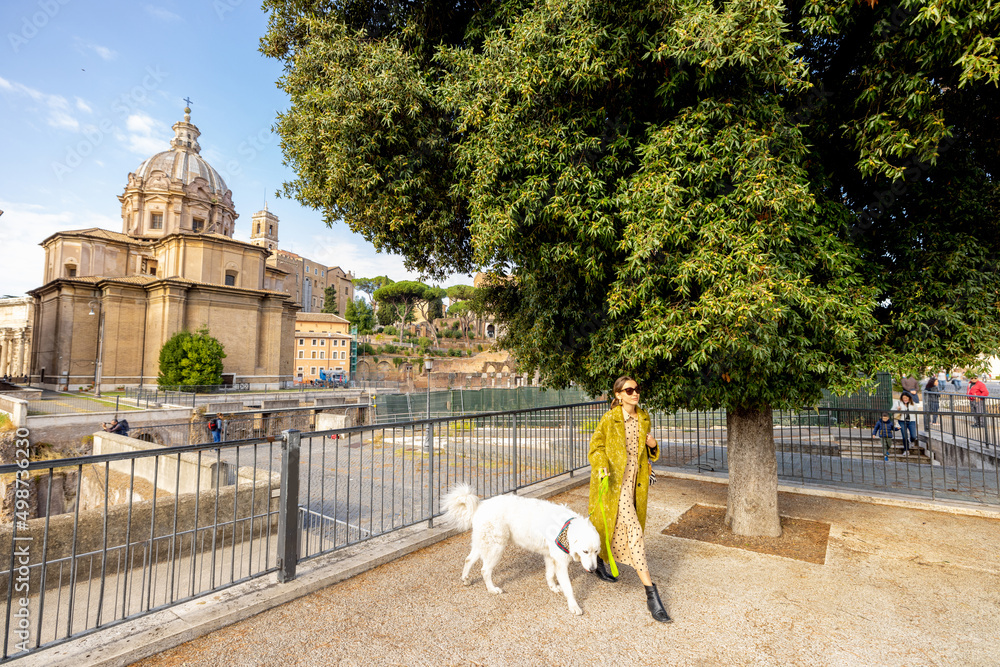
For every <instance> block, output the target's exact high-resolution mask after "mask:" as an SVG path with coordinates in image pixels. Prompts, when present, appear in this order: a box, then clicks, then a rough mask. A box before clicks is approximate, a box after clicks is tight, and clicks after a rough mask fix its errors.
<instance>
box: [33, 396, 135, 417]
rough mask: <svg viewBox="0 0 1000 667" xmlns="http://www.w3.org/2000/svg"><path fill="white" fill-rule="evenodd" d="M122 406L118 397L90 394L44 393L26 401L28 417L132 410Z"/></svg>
mask: <svg viewBox="0 0 1000 667" xmlns="http://www.w3.org/2000/svg"><path fill="white" fill-rule="evenodd" d="M134 409H136V408H134V407H130V406H128V405H127V404H122V403H121V400H120V397H118V396H102V397H97V396H93V395H91V394H81V395H78V394H73V393H70V392H61V391H60V392H54V391H46V392H44V394H43V395H42V396H41V397H39V398H31V399H28V416H35V415H62V414H68V413H74V412H78V413H88V412H118V411H119V410H123V411H124V410H134Z"/></svg>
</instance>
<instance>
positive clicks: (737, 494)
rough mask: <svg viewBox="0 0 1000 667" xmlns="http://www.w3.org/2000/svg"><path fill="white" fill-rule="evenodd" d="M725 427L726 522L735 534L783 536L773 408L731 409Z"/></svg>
mask: <svg viewBox="0 0 1000 667" xmlns="http://www.w3.org/2000/svg"><path fill="white" fill-rule="evenodd" d="M726 428H727V430H728V448H729V497H728V501H727V503H726V525H727V526H729V528H730V529H731V530H732V531H733V533H734V534H736V535H744V536H748V537H780V536H781V520H780V519H779V518H778V461H777V459H776V457H775V449H774V427H773V426H772V423H771V409H770V408H764V409H750V408H739V409H733V410H728V411H727V414H726Z"/></svg>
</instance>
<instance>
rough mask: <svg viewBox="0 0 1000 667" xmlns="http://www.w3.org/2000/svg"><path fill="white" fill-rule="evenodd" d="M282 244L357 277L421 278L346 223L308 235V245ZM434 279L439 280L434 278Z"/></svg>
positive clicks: (458, 281) (461, 279) (454, 280)
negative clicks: (378, 250) (352, 230)
mask: <svg viewBox="0 0 1000 667" xmlns="http://www.w3.org/2000/svg"><path fill="white" fill-rule="evenodd" d="M280 245H281V247H282V248H284V249H286V250H289V251H291V252H294V253H296V254H297V255H302V256H303V257H306V258H308V259H311V260H314V261H317V262H322V263H324V264H326V265H327V266H339V267H340V268H341V269H343V270H344V271H348V272H350V273H352V274H354V277H355V278H362V277H373V276H389V277H390V278H392V279H393V280H396V281H399V280H420V275H419V274H418V273H416V272H414V271H407V270H406V267H405V266H404V265H403V258H402V257H401V256H399V255H392V254H388V253H379V252H376V251H375V248H374V247H372V246H371V245H370V244H368V242H367V241H365V240H364V239H363V238H361V237H360V236H357V235H356V234H353V233H352V232H350V231H348V230H347V228H346V226H338V227H335V228H333V229H331V230H330V232H329V233H328V234H316V235H313V236H312V237H310V238H309V244H308V246H307V247H303V246H302V245H301V244H299V243H295V242H289V243H285V242H281V243H280ZM472 281H473V277H472V276H466V275H454V276H449V277H448V278H446V279H445V280H444V281H442V282H441V283H440V285H441V286H442V287H450V286H451V285H471V284H472ZM432 282H435V284H437V283H436V281H432Z"/></svg>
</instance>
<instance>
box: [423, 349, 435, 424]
mask: <svg viewBox="0 0 1000 667" xmlns="http://www.w3.org/2000/svg"><path fill="white" fill-rule="evenodd" d="M433 368H434V361H433V360H432V359H431V358H430V355H428V356H426V357H424V370H425V371H427V418H428V419H430V418H431V370H432V369H433Z"/></svg>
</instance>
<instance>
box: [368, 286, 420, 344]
mask: <svg viewBox="0 0 1000 667" xmlns="http://www.w3.org/2000/svg"><path fill="white" fill-rule="evenodd" d="M427 290H428V287H427V285H425V284H424V283H422V282H418V281H416V280H401V281H399V282H398V283H392V284H391V285H386V286H384V287H380V288H379V289H377V290H376V291H375V294H374V298H375V301H376V302H378V304H379V310H380V311H381V310H382V309H383V308H384V309H386V310H388V311H389V312H391V313H392V315H393V320H394V321H395V322H396V323H397V324H398V325H399V329H400V331H402V329H403V327H404V326H405V325H406V322H407V320H408V319H409V318H410V316H411V313H412V311H413V308H414V306H415V305H416V304H418V303H420V302H421V301H422V300H423V298H424V293H425V292H426V291H427ZM400 341H402V336H401V337H400Z"/></svg>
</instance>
